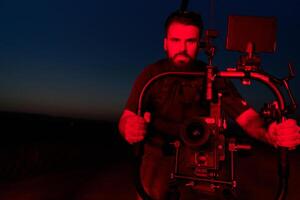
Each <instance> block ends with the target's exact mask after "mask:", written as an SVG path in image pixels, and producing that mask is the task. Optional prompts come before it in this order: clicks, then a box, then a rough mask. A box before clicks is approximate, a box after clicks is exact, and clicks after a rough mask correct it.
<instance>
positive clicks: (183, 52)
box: [173, 51, 192, 59]
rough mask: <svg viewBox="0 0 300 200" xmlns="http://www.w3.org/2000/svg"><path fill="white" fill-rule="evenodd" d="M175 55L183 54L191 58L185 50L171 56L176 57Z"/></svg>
mask: <svg viewBox="0 0 300 200" xmlns="http://www.w3.org/2000/svg"><path fill="white" fill-rule="evenodd" d="M177 56H185V57H188V58H190V59H192V58H191V56H189V55H188V54H187V53H186V52H185V51H182V52H179V53H176V54H175V55H174V56H173V58H176V57H177Z"/></svg>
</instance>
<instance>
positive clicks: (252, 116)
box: [236, 108, 274, 145]
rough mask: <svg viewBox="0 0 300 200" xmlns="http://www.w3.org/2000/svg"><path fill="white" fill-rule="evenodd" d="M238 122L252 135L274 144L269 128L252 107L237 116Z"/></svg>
mask: <svg viewBox="0 0 300 200" xmlns="http://www.w3.org/2000/svg"><path fill="white" fill-rule="evenodd" d="M236 122H237V123H238V124H239V125H240V126H241V127H242V128H243V130H244V131H245V132H246V133H247V134H248V135H250V136H251V137H253V138H255V139H257V140H260V141H263V142H266V143H269V144H271V145H274V144H273V141H272V139H271V138H270V137H269V134H268V131H267V129H266V128H265V127H264V122H263V120H262V119H261V117H260V115H259V114H258V113H257V112H256V111H255V110H254V109H252V108H250V109H248V110H246V111H245V112H243V113H242V114H241V115H240V116H238V117H237V118H236Z"/></svg>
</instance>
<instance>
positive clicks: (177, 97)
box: [125, 59, 249, 136]
mask: <svg viewBox="0 0 300 200" xmlns="http://www.w3.org/2000/svg"><path fill="white" fill-rule="evenodd" d="M205 69H206V64H205V63H204V62H202V61H195V63H194V64H193V65H191V66H189V67H186V68H184V71H185V72H204V71H205ZM182 71H183V69H182V68H177V67H175V66H172V64H171V62H170V61H169V60H168V59H163V60H159V61H158V62H156V63H154V64H152V65H149V66H148V67H146V68H145V69H144V70H143V71H142V73H141V74H140V76H139V77H138V78H137V79H136V81H135V83H134V86H133V88H132V91H131V94H130V96H129V99H128V101H127V104H126V106H125V109H128V110H130V111H132V112H135V113H137V112H138V104H139V97H140V94H141V91H142V90H143V88H144V86H145V84H147V82H148V81H149V80H150V79H151V78H153V77H155V76H156V75H158V74H161V73H164V72H182ZM213 84H214V85H213V88H214V93H215V94H216V93H217V92H221V93H222V100H221V108H222V110H223V111H224V113H225V114H226V115H228V116H229V117H230V118H232V119H235V118H236V117H237V116H239V115H240V114H241V113H242V112H244V111H245V110H247V109H248V108H249V107H248V106H247V105H246V104H245V103H244V102H245V101H244V100H243V99H242V97H241V96H240V95H239V93H238V92H237V90H236V88H235V87H234V85H233V84H232V82H231V81H230V80H229V79H224V78H215V81H214V82H213ZM214 96H217V95H214ZM205 99H206V96H205V77H199V76H197V77H196V76H164V77H162V78H159V79H156V81H154V82H152V83H151V84H150V85H149V86H148V87H147V90H146V92H145V94H144V95H143V99H142V104H141V108H142V109H141V112H142V113H143V112H145V111H149V112H150V113H151V126H150V127H151V132H153V133H155V134H157V133H159V134H163V135H170V136H178V135H179V132H180V127H181V125H182V124H183V123H184V122H185V121H186V120H188V119H192V118H195V117H199V116H208V115H209V113H210V111H209V102H208V101H206V100H205Z"/></svg>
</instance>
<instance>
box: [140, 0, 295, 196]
mask: <svg viewBox="0 0 300 200" xmlns="http://www.w3.org/2000/svg"><path fill="white" fill-rule="evenodd" d="M187 5H188V0H182V2H181V7H180V11H182V12H186V8H187ZM242 18H243V17H241V18H240V17H239V16H230V18H229V21H230V20H231V22H230V23H231V25H232V26H230V27H229V28H232V27H233V29H235V31H236V29H237V27H238V28H239V26H240V25H239V26H237V27H235V25H236V23H235V22H236V21H235V20H240V19H242ZM253 18H256V17H253ZM253 18H251V17H248V18H246V20H248V21H249V19H250V21H249V22H248V24H247V25H248V27H250V25H251V24H252V25H254V26H258V24H257V23H253V21H251V20H252V19H253ZM243 19H245V18H243ZM255 20H256V22H259V23H261V27H268V26H266V25H270V24H271V26H270V27H271V28H268V29H267V30H264V31H263V32H265V33H267V34H266V37H270V35H272V34H273V33H274V20H273V19H266V18H263V19H262V18H256V19H255ZM249 23H250V25H249ZM241 24H245V23H244V22H243V23H241ZM256 28H257V27H256ZM268 31H271V32H268ZM231 33H234V31H231V32H228V37H227V49H229V50H238V51H242V52H246V54H245V55H242V56H240V59H239V61H238V64H237V66H236V67H233V68H227V69H226V70H225V71H216V70H215V67H214V66H213V65H212V61H213V58H214V55H215V51H216V47H215V46H214V45H213V43H212V39H214V38H216V37H217V35H218V33H217V31H215V30H207V31H206V32H205V34H206V37H205V41H204V42H203V43H202V46H203V47H204V51H205V53H206V55H207V57H208V65H207V67H206V71H205V72H165V73H161V74H158V75H156V76H154V77H153V78H151V79H150V80H149V81H148V82H147V83H146V84H145V86H144V88H143V89H142V92H141V94H140V97H139V103H138V115H140V116H142V113H141V112H142V101H143V97H144V94H145V92H146V91H147V89H148V88H149V86H150V85H151V84H152V83H154V82H155V81H157V80H160V79H163V78H166V77H170V76H184V77H193V78H194V77H199V78H205V80H206V100H207V101H209V102H210V103H209V104H210V114H209V115H208V116H199V117H195V118H193V119H186V121H185V123H184V126H183V128H182V130H181V134H180V138H179V139H178V140H176V141H174V142H172V144H171V145H172V146H173V147H174V149H175V163H174V169H173V170H172V173H171V174H170V178H171V179H172V180H174V182H176V181H177V180H179V181H184V182H185V183H186V184H185V185H186V186H189V187H192V188H193V189H197V190H200V191H204V192H216V191H220V190H222V189H230V190H232V191H234V190H235V189H236V187H237V185H238V183H237V181H236V175H235V168H236V166H235V163H236V162H235V152H236V151H238V150H250V149H251V146H250V145H247V144H237V143H236V140H235V139H234V138H229V137H227V135H226V134H225V131H224V130H225V129H226V119H225V117H224V116H223V115H222V111H221V104H222V93H218V94H217V102H215V101H212V99H213V92H212V90H213V87H212V85H213V82H214V80H215V78H226V79H240V80H241V81H242V83H243V85H250V84H251V81H252V80H256V81H259V82H261V83H263V84H264V85H266V86H267V87H268V88H269V89H270V90H271V91H272V92H273V94H274V96H275V98H276V100H275V101H274V102H271V103H266V104H265V105H264V107H263V108H262V110H261V115H262V116H263V118H264V119H266V120H267V121H281V120H283V118H284V117H285V116H286V115H288V114H291V113H293V112H295V110H296V101H295V98H294V96H293V94H292V91H291V89H290V87H289V80H291V79H292V78H294V76H295V73H294V70H293V67H292V66H291V65H290V64H289V66H288V68H289V75H288V76H287V77H285V78H281V79H280V78H277V77H274V76H272V75H271V74H268V73H266V72H265V71H263V70H261V69H260V62H261V59H260V57H259V56H258V55H256V50H258V51H269V52H273V51H274V50H275V41H274V40H271V42H270V40H269V38H268V41H269V44H265V43H264V44H263V46H261V44H262V42H261V41H262V40H264V42H265V41H266V40H265V38H261V35H259V38H251V37H250V36H249V35H247V36H245V38H243V39H246V41H243V42H244V43H243V44H242V46H241V43H239V44H236V43H234V42H233V41H241V38H239V40H236V37H237V35H234V34H233V35H232V34H231ZM230 34H231V35H230ZM238 34H240V32H238ZM257 39H258V40H257ZM273 39H275V37H274V38H273ZM230 40H231V41H232V42H230ZM282 86H283V88H284V89H285V90H286V92H287V94H288V98H289V104H288V103H287V100H286V98H285V97H284V95H283V92H282ZM142 151H143V150H142V148H141V145H140V147H139V152H140V153H139V154H140V155H141V154H142V153H141V152H142ZM278 156H279V160H278V175H279V186H278V190H277V195H276V199H277V200H284V199H285V197H286V194H287V187H288V174H289V162H288V149H286V148H279V149H278ZM140 159H141V158H140ZM138 165H139V164H138ZM138 167H139V166H138ZM137 173H138V175H137V183H136V188H137V191H138V193H139V195H140V196H141V197H142V198H143V199H144V200H151V197H150V196H149V195H148V194H147V192H146V191H145V190H144V188H143V185H142V183H141V180H140V177H139V172H137Z"/></svg>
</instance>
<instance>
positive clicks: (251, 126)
mask: <svg viewBox="0 0 300 200" xmlns="http://www.w3.org/2000/svg"><path fill="white" fill-rule="evenodd" d="M236 122H237V123H238V124H239V125H240V126H241V127H242V128H243V129H244V131H246V133H247V134H249V135H250V136H252V137H253V138H255V139H258V140H260V141H264V142H266V143H269V144H271V145H273V146H275V147H277V146H281V147H288V148H294V147H296V146H297V145H299V144H300V134H299V130H300V128H299V126H298V125H297V123H296V120H293V119H288V120H285V121H283V122H281V123H279V124H277V123H276V122H273V123H272V124H271V125H270V126H269V127H268V129H265V128H264V122H263V120H262V119H261V117H260V116H259V114H258V113H257V112H256V111H255V110H254V109H252V108H249V109H247V110H246V111H245V112H243V113H242V114H240V115H239V116H238V117H237V118H236Z"/></svg>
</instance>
